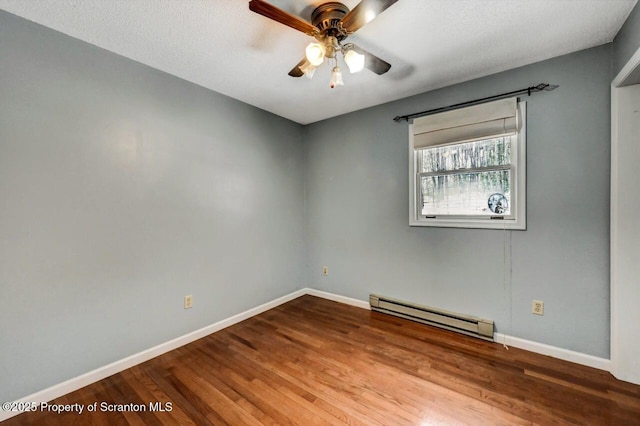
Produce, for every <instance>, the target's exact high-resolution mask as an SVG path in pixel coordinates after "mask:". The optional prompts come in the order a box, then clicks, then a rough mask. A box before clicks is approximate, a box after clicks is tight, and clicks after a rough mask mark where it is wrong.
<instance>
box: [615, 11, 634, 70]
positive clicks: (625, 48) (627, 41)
mask: <svg viewBox="0 0 640 426" xmlns="http://www.w3.org/2000/svg"><path fill="white" fill-rule="evenodd" d="M638 47H640V3H638V4H636V6H635V7H634V8H633V10H632V11H631V14H630V15H629V17H628V18H627V20H626V22H625V23H624V25H623V26H622V28H621V29H620V31H619V32H618V34H617V35H616V38H615V39H614V40H613V77H615V76H616V75H617V74H618V73H619V72H620V70H621V69H622V67H624V66H625V64H626V63H627V61H629V59H630V58H631V56H632V55H633V54H634V53H636V50H638Z"/></svg>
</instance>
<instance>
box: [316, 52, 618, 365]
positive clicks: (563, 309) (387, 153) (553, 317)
mask: <svg viewBox="0 0 640 426" xmlns="http://www.w3.org/2000/svg"><path fill="white" fill-rule="evenodd" d="M610 61H611V45H610V44H609V45H605V46H601V47H597V48H593V49H589V50H585V51H581V52H578V53H575V54H571V55H568V56H563V57H559V58H555V59H551V60H548V61H544V62H541V63H537V64H533V65H530V66H526V67H522V68H518V69H515V70H511V71H507V72H503V73H500V74H496V75H492V76H489V77H485V78H481V79H478V80H474V81H470V82H467V83H463V84H458V85H455V86H452V87H448V88H444V89H441V90H437V91H433V92H429V93H425V94H422V95H419V96H415V97H411V98H407V99H404V100H401V101H397V102H393V103H389V104H385V105H382V106H378V107H374V108H369V109H366V110H362V111H359V112H355V113H351V114H348V115H344V116H340V117H337V118H334V119H331V120H326V121H323V122H319V123H315V124H313V125H309V126H306V127H305V129H304V139H305V145H306V148H307V168H308V174H307V203H306V205H307V218H308V224H307V239H308V280H309V283H310V285H311V286H313V287H316V288H318V289H321V290H326V291H330V292H334V293H339V294H343V295H346V296H351V297H354V298H357V299H362V300H366V299H367V298H368V295H369V293H379V294H383V295H387V296H392V297H396V298H399V299H405V300H410V301H414V302H418V303H422V304H425V305H430V306H435V307H438V308H443V309H448V310H452V311H456V312H461V313H466V314H471V315H476V316H480V317H484V318H489V319H493V320H495V321H496V323H497V324H496V325H497V329H498V331H499V332H502V333H505V334H509V335H513V336H517V337H521V338H525V339H529V340H533V341H537V342H542V343H546V344H550V345H554V346H559V347H562V348H566V349H570V350H574V351H579V352H583V353H587V354H592V355H596V356H600V357H605V358H607V357H608V355H609V169H610V163H609V161H610V160H609V142H610V137H609V132H610V130H609V129H610V99H609V83H610V81H611V71H610ZM541 82H548V83H554V84H559V85H560V88H559V89H557V90H556V91H554V92H545V93H542V94H535V95H533V96H531V97H526V96H525V97H524V98H525V99H524V100H526V101H527V109H528V114H527V119H528V121H527V126H528V132H527V144H528V150H527V151H528V152H527V153H528V158H527V172H528V173H527V175H528V192H527V196H528V214H527V224H528V229H527V230H526V231H513V232H510V231H507V232H505V231H495V230H473V229H438V228H419V227H409V226H408V216H409V212H408V205H409V198H408V197H409V191H408V171H407V164H408V127H407V124H406V123H402V124H396V123H394V122H393V121H392V118H393V117H394V116H396V115H402V114H408V113H413V112H417V111H422V110H426V109H430V108H435V107H440V106H445V105H450V104H454V103H458V102H463V101H466V100H471V99H476V98H482V97H485V96H490V95H494V94H497V93H502V92H507V91H511V90H516V89H520V88H522V87H527V86H531V85H534V84H537V83H541ZM509 251H511V259H512V262H511V263H512V265H511V268H512V276H511V279H510V280H509V279H505V276H506V277H508V276H509V266H508V265H509V261H508V254H509ZM505 253H506V256H507V262H506V264H505V261H504V259H505ZM323 265H327V266H328V267H329V275H328V276H326V277H323V276H322V266H323ZM505 265H506V266H505ZM509 282H510V285H509ZM533 299H541V300H543V301H544V302H545V315H544V316H535V315H532V314H531V302H532V300H533Z"/></svg>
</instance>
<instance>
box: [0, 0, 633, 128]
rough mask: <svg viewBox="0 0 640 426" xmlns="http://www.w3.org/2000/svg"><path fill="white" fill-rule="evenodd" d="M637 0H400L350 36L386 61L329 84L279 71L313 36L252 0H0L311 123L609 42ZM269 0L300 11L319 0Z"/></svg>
mask: <svg viewBox="0 0 640 426" xmlns="http://www.w3.org/2000/svg"><path fill="white" fill-rule="evenodd" d="M636 1H637V0H399V1H398V2H397V3H396V4H395V5H393V6H391V7H390V8H389V9H387V10H386V11H385V12H384V13H382V14H381V15H380V16H379V17H378V18H376V19H375V20H374V21H372V22H370V23H369V24H367V25H366V26H365V27H363V28H362V29H361V30H359V31H358V32H357V33H356V34H354V35H353V36H351V37H349V39H348V40H349V41H353V42H355V43H357V44H359V45H360V46H362V47H363V48H365V49H367V50H369V51H370V52H371V53H374V54H376V55H378V56H379V57H381V58H383V59H385V60H386V61H387V62H390V63H391V64H392V68H391V70H390V71H389V72H388V73H387V74H385V75H383V76H377V75H375V74H373V73H371V72H369V71H367V70H364V71H362V72H361V73H359V74H349V73H348V72H344V81H345V85H344V86H342V87H338V88H336V89H330V88H329V76H330V68H329V66H328V65H326V64H324V65H323V66H322V67H321V68H319V69H318V70H317V71H316V74H315V76H314V78H313V80H308V79H306V78H304V77H302V78H297V79H296V78H292V77H289V76H288V75H287V73H288V72H289V70H290V69H291V68H292V67H293V66H294V65H295V64H296V63H297V62H298V61H299V60H300V59H302V57H303V55H304V48H305V46H306V45H307V44H308V43H309V41H311V39H310V38H309V37H307V36H305V35H304V34H302V33H300V32H297V31H295V30H293V29H291V28H288V27H285V26H283V25H280V24H277V23H275V22H273V21H270V20H269V19H267V18H265V17H263V16H260V15H257V14H255V13H253V12H251V11H249V7H248V0H0V8H1V9H3V10H6V11H8V12H11V13H13V14H16V15H18V16H22V17H24V18H26V19H29V20H32V21H34V22H37V23H39V24H42V25H45V26H47V27H50V28H53V29H55V30H58V31H60V32H63V33H65V34H68V35H70V36H73V37H76V38H79V39H81V40H84V41H87V42H89V43H91V44H94V45H96V46H99V47H102V48H104V49H107V50H110V51H112V52H115V53H118V54H120V55H123V56H126V57H128V58H131V59H134V60H136V61H139V62H142V63H144V64H147V65H150V66H152V67H154V68H157V69H160V70H162V71H165V72H167V73H170V74H173V75H176V76H178V77H181V78H183V79H185V80H188V81H191V82H194V83H197V84H199V85H201V86H204V87H207V88H209V89H212V90H215V91H217V92H220V93H223V94H225V95H228V96H231V97H233V98H236V99H239V100H241V101H244V102H246V103H249V104H251V105H255V106H257V107H259V108H262V109H265V110H267V111H271V112H273V113H275V114H278V115H280V116H283V117H286V118H289V119H291V120H293V121H296V122H298V123H302V124H307V123H312V122H314V121H318V120H322V119H325V118H329V117H333V116H336V115H340V114H344V113H347V112H350V111H355V110H358V109H362V108H366V107H369V106H372V105H377V104H381V103H384V102H388V101H391V100H395V99H400V98H403V97H406V96H410V95H414V94H418V93H422V92H425V91H428V90H432V89H436V88H439V87H444V86H447V85H450V84H454V83H458V82H461V81H466V80H470V79H473V78H477V77H481V76H484V75H488V74H493V73H496V72H499V71H503V70H506V69H511V68H515V67H518V66H522V65H526V64H529V63H533V62H537V61H541V60H544V59H548V58H551V57H554V56H559V55H563V54H566V53H570V52H574V51H577V50H581V49H585V48H588V47H592V46H597V45H600V44H604V43H607V42H610V41H612V40H613V38H614V37H615V35H616V33H617V32H618V30H619V29H620V27H621V26H622V24H623V23H624V21H625V19H626V18H627V16H628V15H629V13H630V12H631V9H632V8H633V7H634V5H635V3H636ZM269 2H270V3H272V4H274V5H276V6H278V7H279V8H281V9H284V10H286V11H288V12H290V13H293V14H295V15H298V16H301V17H303V18H305V19H306V20H309V17H310V14H311V10H313V8H314V6H317V5H319V4H321V3H323V2H322V1H312V0H269ZM343 3H344V4H346V5H347V6H348V7H350V8H353V7H354V6H355V5H356V4H357V3H358V0H344V1H343ZM342 68H343V71H346V66H343V67H342ZM531 83H532V84H533V83H538V82H537V81H532V82H531ZM516 89H517V88H516Z"/></svg>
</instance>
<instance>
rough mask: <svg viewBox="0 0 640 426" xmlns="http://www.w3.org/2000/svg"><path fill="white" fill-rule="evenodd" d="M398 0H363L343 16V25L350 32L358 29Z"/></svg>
mask: <svg viewBox="0 0 640 426" xmlns="http://www.w3.org/2000/svg"><path fill="white" fill-rule="evenodd" d="M397 1H398V0H362V1H361V2H360V3H358V4H357V5H356V7H354V8H353V9H351V11H350V12H349V13H347V14H346V15H345V17H344V18H342V21H341V23H342V27H343V28H344V29H345V30H346V31H347V32H348V33H350V34H351V33H354V32H356V31H358V30H359V29H360V28H362V26H363V25H364V24H366V23H368V22H371V21H373V20H374V19H375V17H376V16H378V15H380V14H381V13H382V12H384V11H385V10H386V9H387V8H389V7H390V6H391V5H393V4H394V3H395V2H397Z"/></svg>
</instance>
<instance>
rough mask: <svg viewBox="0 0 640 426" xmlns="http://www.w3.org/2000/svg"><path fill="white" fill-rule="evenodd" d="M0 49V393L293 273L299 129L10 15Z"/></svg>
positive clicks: (126, 351) (276, 290) (234, 304)
mask: <svg viewBox="0 0 640 426" xmlns="http://www.w3.org/2000/svg"><path fill="white" fill-rule="evenodd" d="M0 58H2V59H1V60H0V293H1V294H0V324H2V326H1V327H0V377H1V379H0V401H7V400H13V399H16V398H20V397H23V396H26V395H28V394H30V393H32V392H35V391H39V390H41V389H44V388H46V387H48V386H51V385H53V384H57V383H59V382H62V381H64V380H66V379H69V378H71V377H74V376H77V375H79V374H82V373H84V372H87V371H90V370H92V369H95V368H97V367H101V366H103V365H106V364H108V363H110V362H113V361H115V360H118V359H121V358H123V357H126V356H128V355H131V354H133V353H136V352H138V351H141V350H144V349H147V348H150V347H152V346H154V345H157V344H159V343H163V342H166V341H168V340H170V339H172V338H175V337H177V336H180V335H183V334H185V333H187V332H190V331H193V330H195V329H198V328H200V327H203V326H206V325H209V324H212V323H214V322H215V321H218V320H220V319H224V318H227V317H229V316H231V315H233V314H236V313H239V312H242V311H244V310H246V309H248V308H252V307H255V306H257V305H260V304H262V303H264V302H267V301H270V300H273V299H274V298H276V297H278V296H281V295H284V294H287V293H289V292H291V291H293V290H295V289H297V288H300V287H302V286H303V284H304V276H305V270H304V267H303V264H304V245H303V213H304V212H303V208H302V204H303V203H302V200H303V198H304V187H303V182H304V170H303V161H302V158H303V154H304V153H303V148H302V141H301V136H302V128H301V126H299V125H298V124H295V123H293V122H290V121H287V120H285V119H282V118H279V117H276V116H274V115H272V114H269V113H266V112H264V111H261V110H258V109H256V108H253V107H250V106H248V105H245V104H242V103H240V102H238V101H235V100H233V99H230V98H227V97H225V96H222V95H219V94H216V93H213V92H211V91H208V90H205V89H203V88H201V87H198V86H195V85H192V84H190V83H187V82H185V81H182V80H179V79H177V78H175V77H171V76H169V75H167V74H164V73H162V72H160V71H157V70H154V69H151V68H149V67H146V66H143V65H141V64H139V63H136V62H133V61H130V60H127V59H124V58H122V57H120V56H117V55H114V54H112V53H109V52H106V51H104V50H101V49H98V48H96V47H94V46H91V45H88V44H85V43H83V42H80V41H78V40H75V39H73V38H70V37H67V36H64V35H61V34H60V33H57V32H54V31H51V30H48V29H45V28H43V27H41V26H38V25H35V24H33V23H30V22H28V21H25V20H22V19H20V18H17V17H15V16H13V15H10V14H7V13H5V12H0ZM186 294H192V295H193V296H194V307H193V308H192V309H190V310H184V309H183V306H182V304H183V296H184V295H186Z"/></svg>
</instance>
